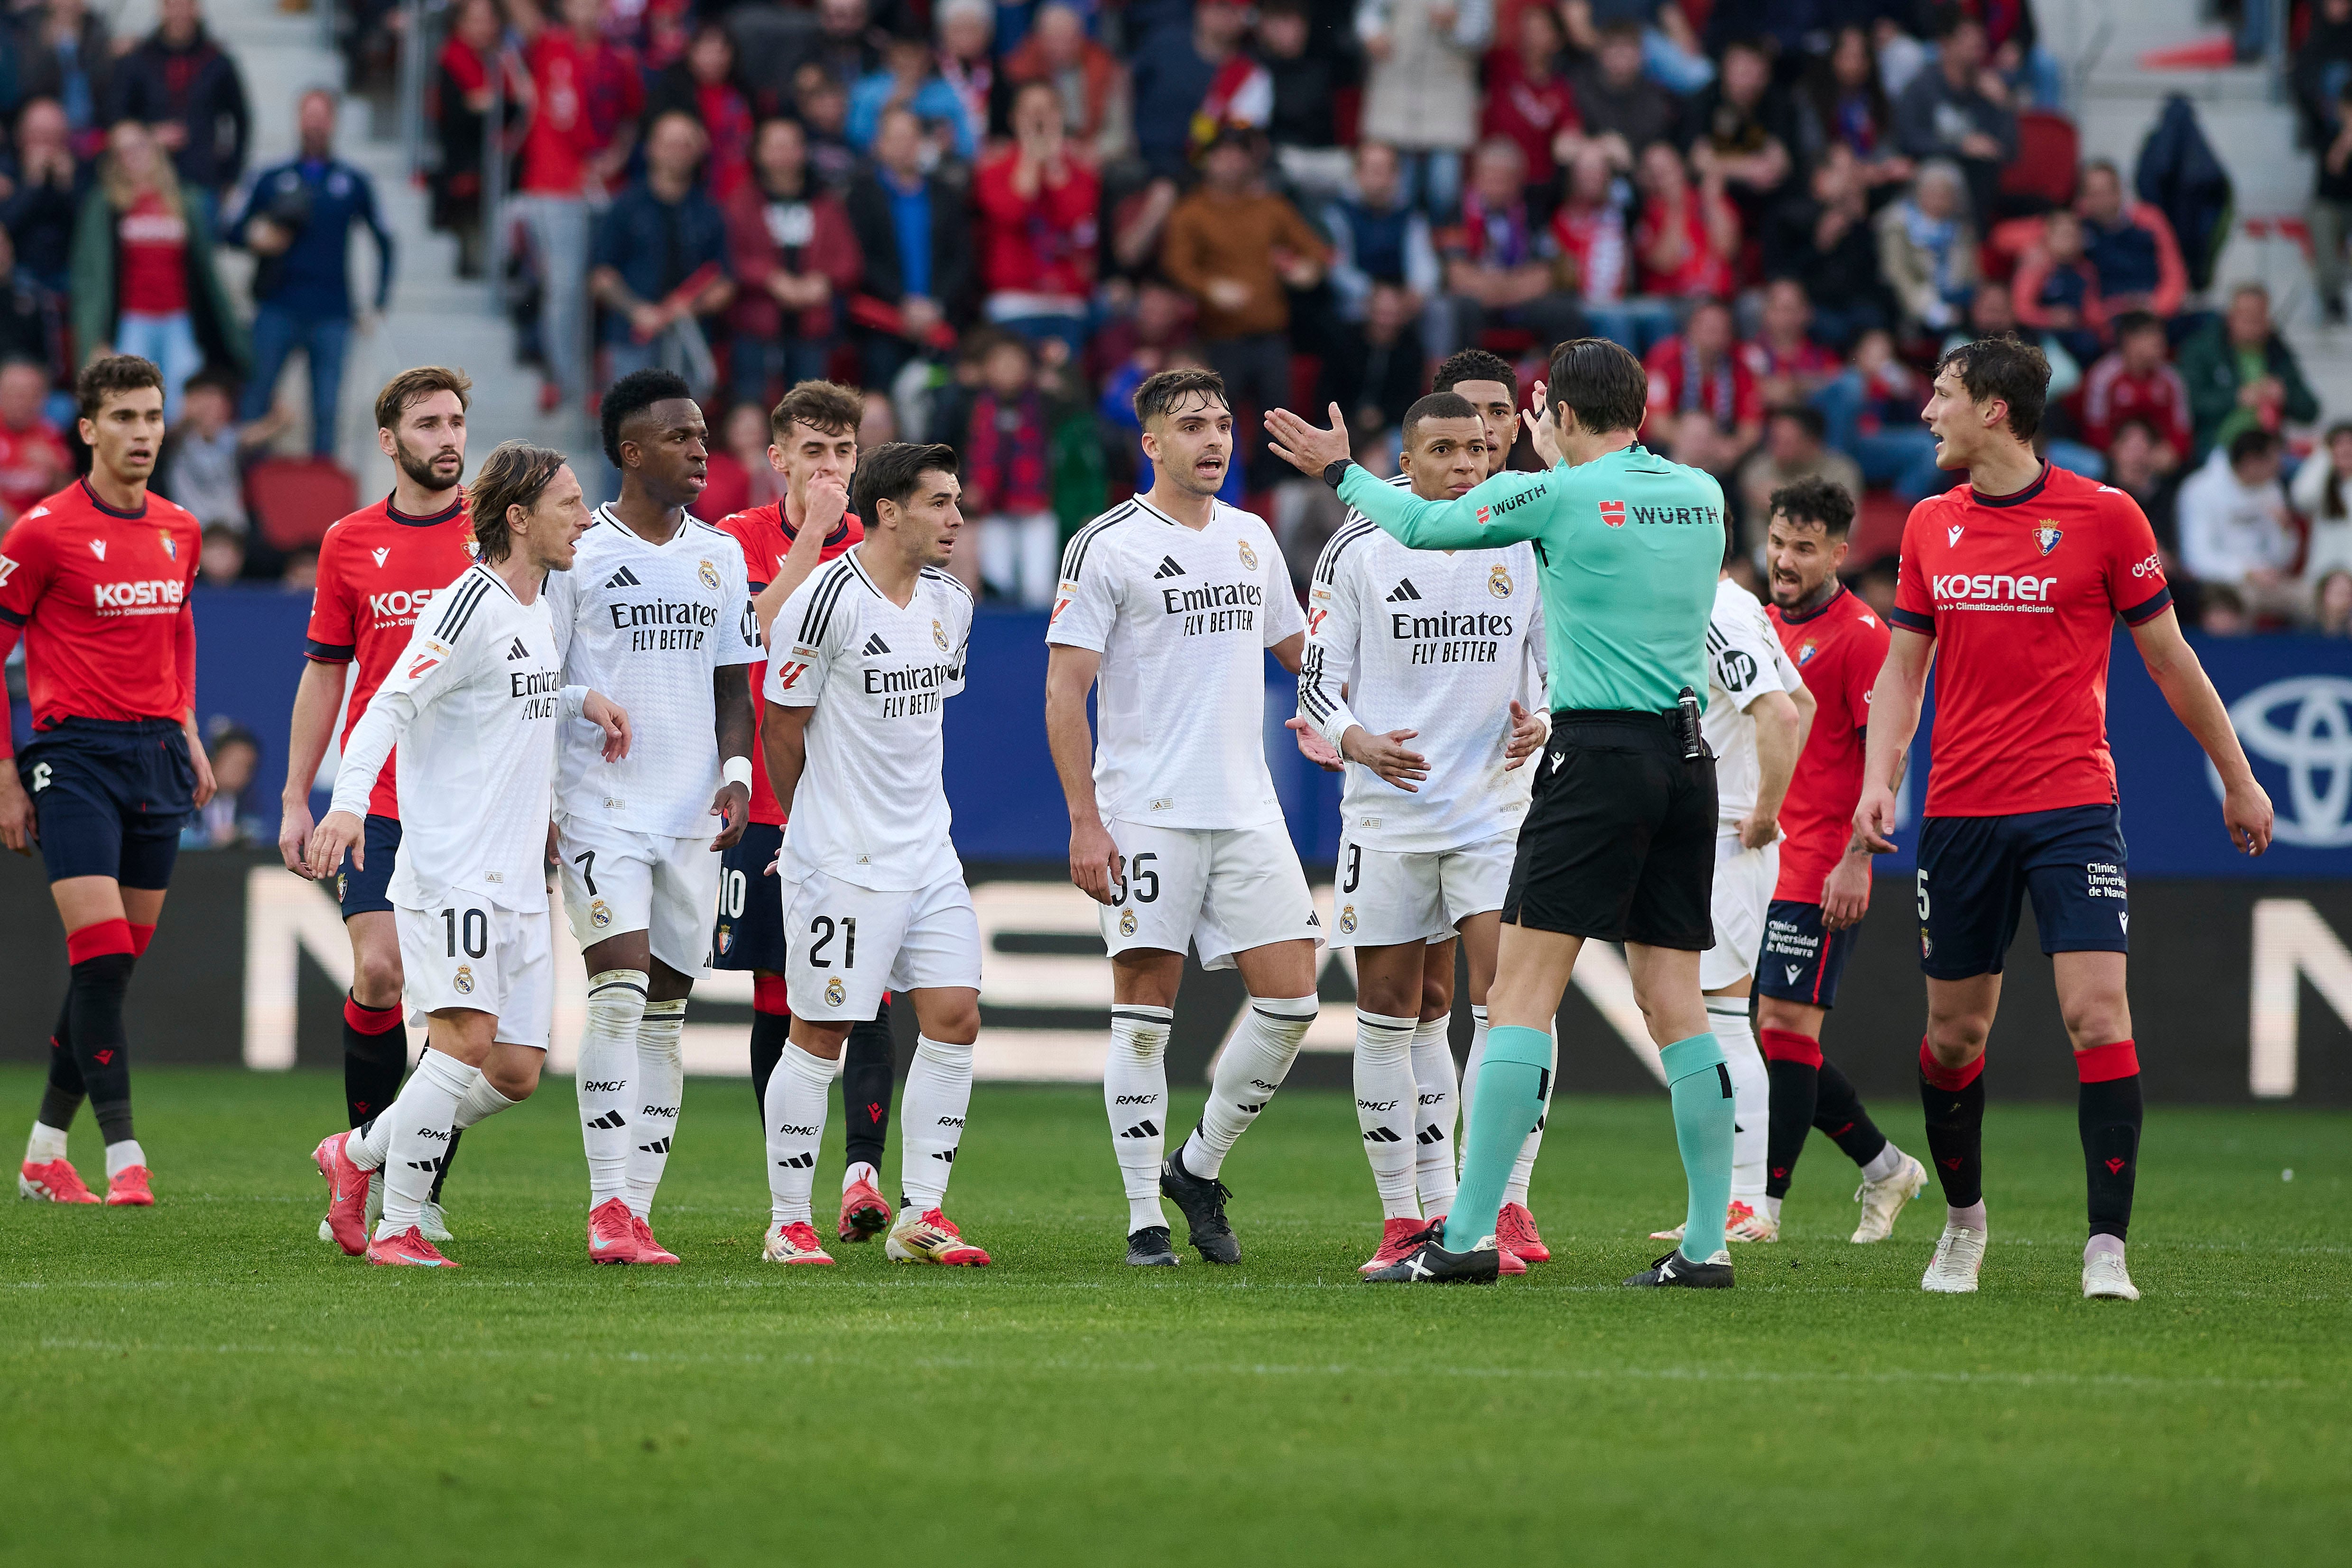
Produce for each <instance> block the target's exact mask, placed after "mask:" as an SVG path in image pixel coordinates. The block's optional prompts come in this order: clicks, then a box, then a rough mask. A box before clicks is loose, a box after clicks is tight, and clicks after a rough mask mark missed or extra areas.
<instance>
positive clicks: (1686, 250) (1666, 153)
mask: <svg viewBox="0 0 2352 1568" xmlns="http://www.w3.org/2000/svg"><path fill="white" fill-rule="evenodd" d="M1640 181H1641V187H1642V215H1641V219H1640V221H1639V222H1638V223H1637V224H1636V225H1634V229H1633V251H1634V254H1635V256H1638V257H1639V258H1640V260H1641V264H1642V292H1643V293H1644V294H1658V295H1665V296H1668V297H1671V298H1677V299H1692V298H1713V297H1728V296H1729V295H1731V294H1733V293H1734V292H1736V291H1737V289H1738V275H1737V274H1736V273H1735V272H1734V271H1733V270H1732V268H1733V266H1734V264H1735V263H1736V262H1737V261H1738V258H1739V213H1738V209H1737V208H1735V207H1733V206H1732V204H1731V202H1730V200H1729V199H1728V198H1727V197H1726V196H1725V194H1724V193H1723V172H1722V170H1721V169H1720V168H1719V167H1717V168H1711V169H1710V171H1709V172H1708V173H1707V174H1706V177H1705V178H1704V179H1702V180H1701V181H1700V183H1698V184H1696V185H1693V184H1692V183H1691V181H1690V175H1689V172H1688V171H1686V170H1685V168H1684V167H1683V159H1682V154H1681V153H1679V152H1675V149H1674V146H1673V144H1672V143H1671V142H1665V141H1653V142H1651V143H1650V145H1649V146H1647V147H1645V148H1643V150H1642V162H1641V176H1640Z"/></svg>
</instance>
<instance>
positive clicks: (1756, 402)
mask: <svg viewBox="0 0 2352 1568" xmlns="http://www.w3.org/2000/svg"><path fill="white" fill-rule="evenodd" d="M1731 331H1732V322H1731V307H1730V306H1729V305H1727V304H1726V303H1724V302H1723V301H1722V300H1720V299H1702V300H1700V301H1699V302H1698V303H1697V305H1696V306H1695V307H1694V308H1692V310H1691V316H1690V321H1689V323H1688V324H1687V325H1685V327H1684V329H1682V331H1680V332H1679V333H1676V334H1675V336H1673V337H1670V338H1664V339H1661V340H1659V342H1658V344H1657V346H1656V347H1654V348H1653V349H1652V350H1650V352H1649V357H1648V358H1647V359H1646V360H1645V361H1643V369H1645V370H1647V371H1649V375H1650V397H1649V406H1650V420H1651V423H1650V424H1649V426H1648V427H1647V428H1648V429H1649V430H1650V431H1651V432H1652V433H1654V434H1655V435H1657V436H1658V437H1661V438H1662V439H1663V440H1664V443H1665V445H1666V448H1667V453H1668V455H1670V456H1672V457H1673V458H1674V460H1675V462H1677V463H1684V464H1688V465H1690V466H1692V467H1694V468H1704V469H1706V471H1707V472H1708V473H1710V474H1712V475H1714V476H1716V477H1717V478H1718V479H1727V478H1729V477H1730V476H1731V474H1732V471H1733V470H1734V469H1736V468H1738V465H1739V460H1740V459H1741V458H1742V457H1744V456H1746V455H1748V449H1749V448H1750V447H1752V446H1754V445H1755V444H1756V438H1757V436H1758V435H1759V434H1761V433H1762V431H1763V428H1764V400H1763V399H1762V398H1760V397H1759V396H1758V395H1757V392H1756V378H1755V377H1754V376H1753V375H1751V374H1749V373H1748V367H1747V365H1745V364H1744V363H1742V362H1741V361H1740V358H1739V355H1738V351H1737V350H1738V345H1737V344H1736V343H1734V342H1733V341H1732V335H1731Z"/></svg>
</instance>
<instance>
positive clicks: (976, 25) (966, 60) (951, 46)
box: [932, 0, 1013, 140]
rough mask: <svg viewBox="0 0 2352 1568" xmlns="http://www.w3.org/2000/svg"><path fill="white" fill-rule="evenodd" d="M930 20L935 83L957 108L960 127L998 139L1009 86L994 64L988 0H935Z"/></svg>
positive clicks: (1008, 109) (1007, 111) (992, 10)
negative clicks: (934, 34)
mask: <svg viewBox="0 0 2352 1568" xmlns="http://www.w3.org/2000/svg"><path fill="white" fill-rule="evenodd" d="M932 18H933V21H934V22H935V24H936V25H937V27H938V31H939V43H940V56H939V60H940V80H941V81H944V82H946V83H947V84H948V86H949V87H950V88H951V89H954V91H955V95H956V101H957V102H959V103H961V104H962V105H963V118H964V123H966V124H967V125H970V126H971V129H972V134H973V135H975V136H978V137H980V138H982V139H983V140H985V139H987V138H989V137H992V136H1001V135H1003V133H1004V131H1006V129H1007V128H1008V127H1009V125H1010V122H1011V116H1012V104H1013V99H1012V87H1013V84H1012V83H1011V82H1009V81H1007V80H1005V79H1004V76H1003V71H1001V70H1000V69H999V68H998V67H997V64H996V49H995V43H996V7H995V6H994V5H992V4H991V3H990V0H941V3H940V5H939V6H938V8H937V9H936V10H934V11H933V13H932Z"/></svg>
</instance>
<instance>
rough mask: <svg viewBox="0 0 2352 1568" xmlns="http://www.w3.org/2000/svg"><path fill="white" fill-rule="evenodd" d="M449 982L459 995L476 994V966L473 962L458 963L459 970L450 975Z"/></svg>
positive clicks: (468, 995)
mask: <svg viewBox="0 0 2352 1568" xmlns="http://www.w3.org/2000/svg"><path fill="white" fill-rule="evenodd" d="M449 984H450V987H451V988H453V989H454V990H456V991H457V994H458V995H459V996H461V997H470V996H472V995H473V994H474V967H473V966H472V965H471V964H460V965H458V966H457V973H456V974H454V975H452V976H450V977H449Z"/></svg>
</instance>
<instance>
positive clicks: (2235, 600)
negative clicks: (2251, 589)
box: [2197, 582, 2254, 637]
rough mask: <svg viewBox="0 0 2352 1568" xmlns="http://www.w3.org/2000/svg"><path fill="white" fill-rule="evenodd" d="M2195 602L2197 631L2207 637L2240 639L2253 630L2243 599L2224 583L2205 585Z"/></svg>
mask: <svg viewBox="0 0 2352 1568" xmlns="http://www.w3.org/2000/svg"><path fill="white" fill-rule="evenodd" d="M2197 601H2198V611H2197V630H2199V631H2200V632H2204V633H2205V635H2207V636H2208V637H2242V636H2244V635H2245V634H2246V633H2247V632H2252V630H2253V629H2254V623H2253V621H2252V618H2250V617H2249V616H2248V615H2247V614H2246V601H2245V599H2244V597H2243V596H2242V595H2241V594H2240V593H2239V592H2238V591H2237V590H2236V589H2234V588H2231V586H2230V585H2229V584H2228V583H2226V582H2215V583H2209V584H2207V585H2206V586H2205V587H2204V588H2203V589H2202V590H2201V591H2200V592H2199V593H2198V595H2197Z"/></svg>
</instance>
